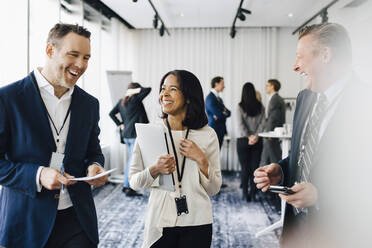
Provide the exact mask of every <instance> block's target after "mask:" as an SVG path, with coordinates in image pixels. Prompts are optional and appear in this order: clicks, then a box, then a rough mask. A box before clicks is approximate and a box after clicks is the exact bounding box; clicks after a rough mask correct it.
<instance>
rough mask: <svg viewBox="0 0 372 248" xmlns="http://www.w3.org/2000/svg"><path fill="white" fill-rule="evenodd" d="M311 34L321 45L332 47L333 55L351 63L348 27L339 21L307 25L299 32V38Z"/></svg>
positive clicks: (337, 58)
mask: <svg viewBox="0 0 372 248" xmlns="http://www.w3.org/2000/svg"><path fill="white" fill-rule="evenodd" d="M307 35H311V36H312V37H313V38H314V40H315V41H316V42H317V43H318V45H320V46H323V47H324V46H326V47H330V48H331V51H332V57H333V58H334V59H336V60H342V61H344V62H347V63H351V58H352V55H351V42H350V38H349V35H348V33H347V31H346V29H345V28H344V27H343V26H341V25H340V24H337V23H322V24H314V25H310V26H305V27H304V28H302V29H301V30H300V32H299V37H298V39H299V40H300V39H301V38H302V37H304V36H307Z"/></svg>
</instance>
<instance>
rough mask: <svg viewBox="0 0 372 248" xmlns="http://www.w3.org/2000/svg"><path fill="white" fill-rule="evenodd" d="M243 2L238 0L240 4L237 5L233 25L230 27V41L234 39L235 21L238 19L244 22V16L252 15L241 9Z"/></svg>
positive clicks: (250, 12) (248, 11)
mask: <svg viewBox="0 0 372 248" xmlns="http://www.w3.org/2000/svg"><path fill="white" fill-rule="evenodd" d="M243 2H244V0H240V4H239V7H238V10H237V11H236V15H235V18H234V21H233V24H232V26H231V30H230V36H231V38H232V39H234V38H235V35H236V28H235V23H236V19H238V18H239V20H241V21H245V19H246V16H245V14H247V15H251V14H252V11H250V10H248V9H244V8H242V5H243Z"/></svg>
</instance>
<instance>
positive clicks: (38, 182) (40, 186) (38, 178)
mask: <svg viewBox="0 0 372 248" xmlns="http://www.w3.org/2000/svg"><path fill="white" fill-rule="evenodd" d="M43 168H44V166H39V168H38V169H37V172H36V190H37V192H41V189H42V188H43V186H42V185H41V183H40V174H41V170H42V169H43Z"/></svg>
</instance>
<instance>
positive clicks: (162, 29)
mask: <svg viewBox="0 0 372 248" xmlns="http://www.w3.org/2000/svg"><path fill="white" fill-rule="evenodd" d="M149 3H150V5H151V7H152V9H153V10H154V12H155V16H154V20H153V21H152V26H153V27H154V28H155V29H156V28H157V27H158V22H159V21H160V23H161V26H160V29H159V35H160V36H164V33H165V32H167V34H168V35H170V33H169V31H168V29H167V27H166V26H165V24H164V21H163V19H161V17H160V15H159V13H158V11H157V10H156V8H155V6H154V4H153V3H152V1H151V0H149Z"/></svg>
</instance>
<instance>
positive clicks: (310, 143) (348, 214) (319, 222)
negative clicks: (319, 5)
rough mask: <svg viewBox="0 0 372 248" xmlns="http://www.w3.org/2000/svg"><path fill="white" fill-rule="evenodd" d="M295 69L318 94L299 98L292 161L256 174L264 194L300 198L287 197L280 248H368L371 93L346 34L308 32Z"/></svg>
mask: <svg viewBox="0 0 372 248" xmlns="http://www.w3.org/2000/svg"><path fill="white" fill-rule="evenodd" d="M294 70H295V71H297V72H299V73H301V74H303V75H306V76H307V83H306V85H307V87H310V89H311V90H308V89H306V90H304V91H302V92H300V94H299V95H298V97H297V104H296V111H295V115H294V121H293V126H294V128H293V133H292V144H291V152H290V155H289V157H287V158H286V159H283V160H281V161H280V162H279V163H278V164H276V163H273V164H270V165H267V166H264V167H261V168H259V169H257V170H256V171H255V182H256V183H257V187H258V188H259V189H262V191H266V190H267V189H268V187H269V185H275V184H279V183H281V182H282V184H283V185H285V186H289V187H291V189H292V190H293V191H294V192H295V193H294V194H292V195H282V194H281V195H280V197H281V198H282V199H284V200H285V201H286V202H287V203H288V205H287V208H286V211H285V219H284V226H283V232H282V239H281V245H282V247H369V246H370V245H371V243H372V238H371V235H370V228H369V226H370V223H371V221H372V215H371V214H370V211H369V210H368V209H371V207H372V200H371V198H370V197H368V196H369V195H370V188H371V186H372V183H371V180H370V174H371V171H372V169H371V165H370V156H369V155H368V154H369V153H370V150H371V145H370V141H371V139H372V134H371V132H370V123H371V119H372V118H371V115H369V114H365V113H363V112H362V111H360V110H361V109H362V108H364V109H371V107H372V103H371V98H370V96H369V95H368V94H369V93H370V92H371V89H370V87H369V86H366V85H363V84H361V83H358V80H357V79H356V78H355V77H354V76H353V75H352V70H351V44H350V39H349V37H348V34H347V32H346V30H345V29H344V28H343V27H342V26H341V25H338V24H334V23H324V24H317V25H312V26H308V27H305V28H304V29H302V30H301V31H300V35H299V42H298V46H297V59H296V63H295V66H294ZM283 176H284V177H283Z"/></svg>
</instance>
